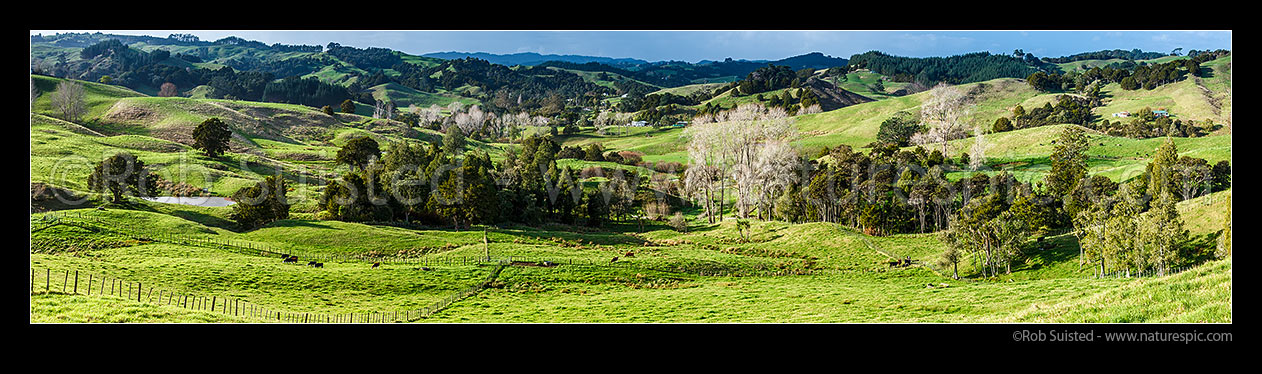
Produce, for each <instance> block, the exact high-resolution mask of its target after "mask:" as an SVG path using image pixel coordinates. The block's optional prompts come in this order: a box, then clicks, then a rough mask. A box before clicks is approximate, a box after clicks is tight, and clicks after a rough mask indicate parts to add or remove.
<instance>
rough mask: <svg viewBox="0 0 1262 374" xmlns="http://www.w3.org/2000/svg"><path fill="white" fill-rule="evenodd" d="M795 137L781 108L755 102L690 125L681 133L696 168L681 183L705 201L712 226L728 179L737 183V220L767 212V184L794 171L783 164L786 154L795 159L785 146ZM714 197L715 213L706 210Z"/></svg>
mask: <svg viewBox="0 0 1262 374" xmlns="http://www.w3.org/2000/svg"><path fill="white" fill-rule="evenodd" d="M795 133H796V132H795V129H794V128H793V125H792V122H791V120H790V119H789V115H788V113H787V112H785V111H784V109H782V108H770V109H768V108H766V107H764V106H762V105H759V104H745V105H741V106H738V107H737V108H735V109H733V110H729V111H725V112H722V113H719V114H718V115H715V116H713V117H709V118H703V119H702V121H695V120H694V121H693V124H692V125H691V126H689V127H688V129H687V130H685V134H686V136H689V137H690V138H691V139H690V141H689V144H688V154H689V158H690V159H691V160H692V165H694V167H690V168H689V169H688V171H687V172H685V184H686V185H687V187H688V188H689V190H691V191H693V192H694V197H698V198H704V199H705V200H706V207H707V212H708V213H709V215H710V216H711V217H710V219H711V220H712V221H711V222H713V219H714V217H713V215H714V214H715V212H722V211H723V201H724V200H725V196H724V195H725V192H726V189H727V184H726V182H727V179H728V178H731V179H733V180H734V181H735V182H736V184H735V187H736V193H737V202H736V204H737V206H736V208H737V211H738V213H739V215H740V216H741V217H747V216H748V213H749V212H750V211H751V210H752V209H754V208H755V207H757V208H759V212H762V211H763V210H764V209H763V208H766V201H770V200H772V199H773V198H772V197H771V196H774V195H768V192H774V191H775V188H774V187H769V183H771V181H773V180H778V179H783V178H781V176H780V175H778V174H780V173H790V174H791V173H792V167H791V166H790V167H782V166H783V165H785V164H790V162H788V161H786V160H787V159H789V157H786V155H788V154H792V156H791V157H792V158H793V159H796V153H794V152H792V149H791V148H789V147H788V146H787V142H788V141H789V140H791V138H792V137H793V136H794V135H795ZM767 168H770V170H767ZM694 169H696V170H694ZM716 182H717V186H716ZM716 189H717V191H716ZM716 194H717V198H718V201H719V206H718V209H717V211H716V210H712V209H710V205H712V199H714V198H715V197H716V196H715V195H716Z"/></svg>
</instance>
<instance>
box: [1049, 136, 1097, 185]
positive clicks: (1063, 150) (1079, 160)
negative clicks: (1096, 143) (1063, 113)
mask: <svg viewBox="0 0 1262 374" xmlns="http://www.w3.org/2000/svg"><path fill="white" fill-rule="evenodd" d="M1089 147H1090V145H1089V144H1087V136H1086V134H1084V133H1083V131H1082V129H1081V128H1078V127H1075V126H1069V127H1065V129H1064V130H1062V131H1061V133H1060V137H1059V138H1057V140H1056V146H1055V147H1053V148H1052V155H1051V161H1052V170H1051V173H1049V174H1048V175H1047V179H1046V180H1047V188H1048V191H1049V192H1051V194H1053V195H1065V194H1068V193H1069V191H1071V190H1073V188H1074V185H1076V184H1077V183H1078V181H1079V180H1082V178H1083V177H1086V176H1087V149H1088V148H1089Z"/></svg>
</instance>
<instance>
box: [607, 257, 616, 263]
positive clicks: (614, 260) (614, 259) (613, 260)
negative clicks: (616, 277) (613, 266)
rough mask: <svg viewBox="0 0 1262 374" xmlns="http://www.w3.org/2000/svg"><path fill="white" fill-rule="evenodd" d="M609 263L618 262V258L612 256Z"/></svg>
mask: <svg viewBox="0 0 1262 374" xmlns="http://www.w3.org/2000/svg"><path fill="white" fill-rule="evenodd" d="M609 262H611V263H612V262H618V256H613V259H612V260H609Z"/></svg>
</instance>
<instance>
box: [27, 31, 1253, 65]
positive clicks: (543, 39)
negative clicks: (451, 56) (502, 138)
mask: <svg viewBox="0 0 1262 374" xmlns="http://www.w3.org/2000/svg"><path fill="white" fill-rule="evenodd" d="M74 31H75V32H84V31H88V32H96V31H101V32H104V33H114V34H131V35H152V36H159V37H164V36H167V35H169V34H172V33H187V34H194V35H197V36H198V37H200V38H201V39H202V40H216V39H220V38H223V37H226V36H237V37H241V38H245V39H249V40H257V41H261V42H264V43H267V44H271V43H285V44H318V45H325V44H328V43H329V42H337V43H340V44H343V45H348V46H354V47H359V48H365V47H384V48H390V49H395V50H400V51H404V52H407V53H411V54H418V55H419V54H425V53H430V52H447V51H458V52H489V53H499V54H506V53H517V52H536V53H541V54H575V55H588V56H603V57H615V58H624V57H629V58H638V59H643V60H649V61H661V60H683V61H688V62H696V61H699V60H703V59H707V60H721V59H723V58H726V57H731V58H734V59H748V60H777V59H781V58H785V57H790V56H796V55H800V54H804V53H810V52H822V53H824V54H827V55H830V56H834V57H843V58H849V57H850V56H851V55H853V54H857V53H863V52H866V51H870V50H880V51H882V52H886V53H890V54H894V55H899V56H910V57H929V56H950V55H957V54H963V53H970V52H981V51H988V52H992V53H1003V54H1007V53H1011V52H1012V51H1013V50H1014V49H1022V50H1024V51H1025V52H1029V53H1033V54H1035V55H1036V56H1038V57H1059V56H1065V55H1071V54H1075V53H1081V52H1090V51H1098V50H1104V49H1126V50H1130V49H1134V48H1139V49H1142V50H1144V51H1150V52H1170V51H1171V50H1173V49H1175V48H1180V47H1182V48H1183V50H1184V51H1187V50H1191V49H1200V50H1205V49H1220V48H1221V49H1231V31H1230V30H1206V31H1190V30H1168V31H1160V30H1144V31H1107V30H1104V31H1048V30H1038V31H1033V30H1031V31H993V30H992V31H954V30H953V31H917V30H908V31H815V30H811V31H805V30H786V31H695V30H688V31H571V30H566V31H314V30H304V31H279V30H192V31H187V30H74ZM55 32H60V31H51V30H31V34H37V33H43V34H52V33H55Z"/></svg>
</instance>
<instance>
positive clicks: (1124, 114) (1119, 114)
mask: <svg viewBox="0 0 1262 374" xmlns="http://www.w3.org/2000/svg"><path fill="white" fill-rule="evenodd" d="M1113 116H1114V117H1122V118H1125V117H1130V116H1131V112H1117V113H1113Z"/></svg>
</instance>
